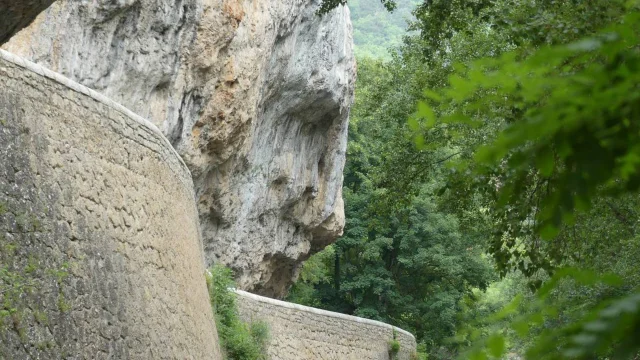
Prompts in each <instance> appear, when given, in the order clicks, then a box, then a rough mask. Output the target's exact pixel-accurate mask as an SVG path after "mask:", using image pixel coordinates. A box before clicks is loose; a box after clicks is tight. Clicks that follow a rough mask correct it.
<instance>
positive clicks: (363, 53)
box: [349, 0, 421, 60]
mask: <svg viewBox="0 0 640 360" xmlns="http://www.w3.org/2000/svg"><path fill="white" fill-rule="evenodd" d="M420 2H421V0H399V1H397V2H396V8H395V9H394V10H393V12H391V13H390V12H388V11H387V9H386V8H385V7H384V5H382V3H380V2H378V1H370V0H352V1H349V9H350V10H351V21H352V22H353V42H354V44H355V53H356V56H357V57H359V58H362V57H370V58H377V59H386V60H388V59H390V58H391V53H390V51H389V49H390V48H394V47H397V46H399V45H400V44H401V43H402V37H403V36H404V35H405V34H406V29H407V26H408V21H410V20H413V19H414V17H413V15H412V14H411V11H412V10H413V9H414V8H415V7H416V5H418V4H419V3H420Z"/></svg>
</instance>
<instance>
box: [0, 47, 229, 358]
mask: <svg viewBox="0 0 640 360" xmlns="http://www.w3.org/2000/svg"><path fill="white" fill-rule="evenodd" d="M0 145H1V146H0V344H2V346H0V359H27V358H34V359H62V358H64V359H107V358H109V359H129V358H131V359H221V357H220V350H219V349H218V345H217V341H216V339H217V334H216V330H215V325H214V322H213V316H212V312H211V307H210V304H209V300H208V293H207V289H206V284H205V277H204V262H203V251H202V246H201V243H200V234H199V226H198V213H197V209H196V207H195V202H194V192H193V185H192V180H191V176H190V174H189V171H188V170H187V168H186V166H185V165H184V163H183V162H182V160H181V159H180V157H179V156H178V155H177V154H176V152H175V151H174V150H173V148H172V147H171V145H170V144H169V142H168V141H167V140H166V139H165V138H164V137H163V136H162V134H161V133H160V132H159V131H158V129H156V128H155V126H153V125H151V124H150V123H149V122H147V121H146V120H144V119H142V118H140V117H138V116H136V115H134V114H133V113H131V112H130V111H128V110H127V109H125V108H123V107H122V106H119V105H117V104H115V103H113V102H112V101H110V100H108V99H107V98H105V97H104V96H101V95H99V94H97V93H96V92H94V91H92V90H89V89H88V88H85V87H83V86H81V85H78V84H76V83H74V82H72V81H70V80H68V79H66V78H64V77H62V76H60V75H58V74H56V73H53V72H51V71H48V70H46V69H43V68H41V67H39V66H37V65H34V64H32V63H29V62H27V61H25V60H23V59H20V58H18V57H16V56H14V55H12V54H9V53H7V52H4V51H1V50H0Z"/></svg>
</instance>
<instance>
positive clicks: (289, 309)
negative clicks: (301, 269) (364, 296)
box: [236, 290, 416, 360]
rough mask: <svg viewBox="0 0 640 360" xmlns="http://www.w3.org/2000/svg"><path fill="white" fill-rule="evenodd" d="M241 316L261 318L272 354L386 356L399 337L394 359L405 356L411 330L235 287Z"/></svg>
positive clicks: (280, 359)
mask: <svg viewBox="0 0 640 360" xmlns="http://www.w3.org/2000/svg"><path fill="white" fill-rule="evenodd" d="M236 293H237V294H238V297H237V302H238V308H239V311H240V316H241V318H242V319H243V320H244V321H248V322H252V321H265V322H266V323H267V324H269V328H270V332H271V339H270V342H269V347H268V354H269V356H270V357H271V359H273V360H276V359H277V360H329V359H331V360H347V359H350V360H389V359H390V356H389V341H390V340H391V339H393V336H394V329H395V336H396V339H397V340H398V341H399V342H400V352H399V353H398V354H397V355H396V357H395V359H398V360H409V359H411V358H412V354H414V353H415V350H416V341H415V338H414V337H413V335H411V334H410V333H408V332H407V331H404V330H402V329H400V328H397V327H393V326H391V325H389V324H385V323H382V322H379V321H373V320H369V319H363V318H359V317H355V316H349V315H345V314H339V313H335V312H331V311H326V310H320V309H315V308H311V307H307V306H302V305H297V304H292V303H288V302H284V301H279V300H274V299H270V298H266V297H262V296H258V295H255V294H251V293H248V292H245V291H240V290H237V291H236Z"/></svg>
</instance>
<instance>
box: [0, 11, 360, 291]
mask: <svg viewBox="0 0 640 360" xmlns="http://www.w3.org/2000/svg"><path fill="white" fill-rule="evenodd" d="M319 2H320V0H245V1H243V0H117V1H116V0H93V1H77V0H59V1H57V2H56V3H55V4H54V5H53V6H52V7H50V8H49V9H48V10H47V11H46V12H44V13H42V14H41V15H40V16H39V17H38V18H37V19H36V20H35V21H34V23H33V24H32V25H31V26H29V27H28V28H26V29H25V30H23V31H22V32H20V33H19V34H18V35H16V36H15V37H14V38H12V39H11V40H10V41H9V42H8V43H7V44H6V46H5V48H6V49H8V50H9V51H11V52H14V53H16V54H18V55H20V56H23V57H26V58H28V59H31V60H33V61H35V62H37V63H39V64H42V65H44V66H46V67H48V68H51V69H53V70H54V71H57V72H60V73H62V74H64V75H66V76H68V77H70V78H72V79H74V80H75V81H78V82H80V83H81V84H83V85H86V86H88V87H90V88H92V89H95V90H97V91H99V92H101V93H104V94H105V95H107V96H108V97H111V98H113V99H114V100H116V101H117V102H119V103H121V104H123V105H124V106H125V107H127V108H129V109H131V110H133V111H134V112H135V113H137V114H139V115H141V116H143V117H145V118H148V119H149V120H150V121H152V122H154V123H155V124H156V125H157V126H158V127H159V128H160V129H161V130H162V131H163V133H164V134H165V135H166V136H167V137H168V138H169V140H170V141H171V143H172V145H173V146H174V147H175V148H176V149H177V150H178V152H179V154H180V155H181V156H182V157H183V159H184V160H185V162H186V164H187V166H188V167H189V169H190V170H191V172H192V175H193V181H194V184H195V187H196V198H197V206H198V210H199V214H200V223H201V226H202V234H203V237H204V242H205V243H204V247H205V253H206V257H207V261H208V262H209V263H212V262H218V261H219V262H223V263H225V264H227V265H230V266H231V267H232V268H234V270H235V271H236V274H237V275H238V279H237V280H238V285H239V287H240V288H243V289H247V290H253V291H255V292H258V293H261V294H265V295H270V296H278V295H281V294H283V293H284V292H285V291H286V287H287V285H288V284H289V283H290V282H291V280H292V279H293V278H294V277H295V276H296V274H297V270H298V267H299V264H300V262H301V261H303V260H304V259H306V258H307V257H308V256H309V254H310V252H313V251H315V250H319V249H321V248H322V247H324V246H325V245H327V244H328V243H330V242H332V241H333V240H334V239H335V238H336V237H337V236H339V235H340V234H341V232H342V228H343V224H344V214H343V204H342V194H341V186H342V185H341V184H342V170H343V166H344V160H345V147H346V134H347V122H348V115H349V107H350V105H351V103H352V98H353V87H354V80H355V61H354V58H353V55H352V38H351V24H350V21H349V13H348V9H346V8H345V7H340V8H338V9H336V10H334V11H333V12H331V13H330V14H328V15H325V16H323V17H318V16H317V15H316V14H315V11H316V9H317V8H318V7H319Z"/></svg>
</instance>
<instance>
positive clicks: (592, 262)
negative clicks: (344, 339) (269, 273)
mask: <svg viewBox="0 0 640 360" xmlns="http://www.w3.org/2000/svg"><path fill="white" fill-rule="evenodd" d="M352 1H354V0H352ZM360 1H362V0H360ZM371 1H375V0H371ZM383 3H384V4H385V5H386V6H388V8H389V9H390V10H393V8H394V6H395V5H396V4H395V3H391V2H383ZM339 4H344V2H342V1H336V2H333V1H325V2H324V5H325V7H323V9H324V11H326V10H329V9H331V8H332V6H333V7H335V6H338V5H339ZM414 15H415V19H416V21H415V22H413V23H412V25H411V27H410V29H409V30H410V31H411V32H410V33H408V34H407V36H405V38H404V41H403V44H402V45H401V46H400V47H399V48H398V49H397V50H396V51H395V52H393V53H392V55H391V60H389V61H386V62H381V61H375V60H368V59H363V58H360V59H359V78H358V81H357V93H356V104H355V106H354V109H353V113H352V125H351V129H350V134H349V146H348V153H347V168H346V170H345V183H344V187H345V202H346V216H347V224H346V229H345V235H344V236H343V237H342V238H341V239H339V240H338V241H337V242H336V243H335V244H334V245H332V246H331V247H330V248H328V249H327V250H325V251H323V252H321V253H320V254H318V255H316V256H314V257H312V258H311V260H310V261H309V262H308V263H307V264H306V265H305V268H304V270H303V273H302V277H301V280H300V281H299V282H298V283H296V285H295V286H294V287H293V288H292V291H291V294H290V297H291V299H293V300H295V301H299V302H303V303H307V304H311V305H313V306H320V307H325V308H328V309H332V310H337V311H342V312H346V313H352V314H357V315H360V316H366V317H371V318H375V319H380V320H384V321H387V322H391V323H393V324H395V325H398V326H401V327H404V328H406V329H407V330H409V331H413V332H414V333H415V334H416V335H417V338H418V341H419V342H420V344H421V347H420V350H421V352H422V353H425V354H426V353H428V354H429V356H430V357H432V358H442V359H449V358H453V357H456V356H464V357H471V358H478V359H486V358H491V357H495V358H501V357H504V356H507V355H508V354H511V355H509V356H512V355H513V356H518V357H526V358H529V359H547V358H549V359H560V358H563V359H564V358H575V359H592V358H620V359H630V358H634V356H637V354H638V350H639V346H640V344H639V343H638V342H637V339H639V338H640V292H639V286H640V265H639V264H638V262H637V259H638V258H639V256H640V238H638V235H637V234H638V225H639V223H638V214H639V211H640V197H639V196H638V195H639V194H638V190H639V188H640V160H639V159H640V148H639V147H638V145H637V144H638V143H639V141H638V140H639V139H638V138H637V137H638V134H640V129H638V125H637V123H638V118H639V115H640V85H639V84H640V78H639V77H640V75H639V74H640V43H639V42H640V8H639V4H638V2H637V1H624V0H571V1H554V0H428V1H422V2H420V3H419V4H417V6H416V8H415V9H414Z"/></svg>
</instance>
